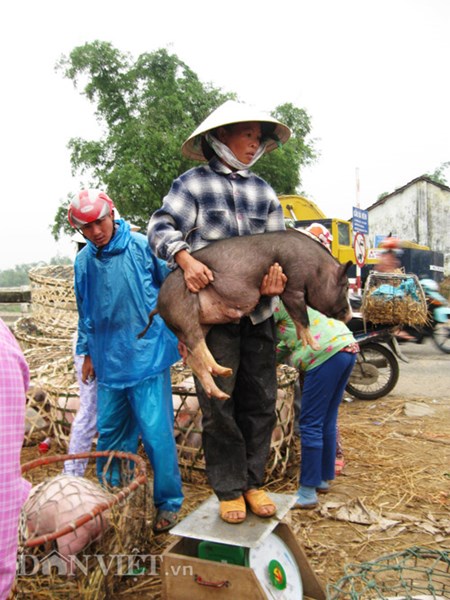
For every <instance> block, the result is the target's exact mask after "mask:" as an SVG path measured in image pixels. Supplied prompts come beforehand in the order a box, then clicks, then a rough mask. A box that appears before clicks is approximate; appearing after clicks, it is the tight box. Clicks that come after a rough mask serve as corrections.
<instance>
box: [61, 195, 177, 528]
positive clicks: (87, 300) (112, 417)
mask: <svg viewBox="0 0 450 600" xmlns="http://www.w3.org/2000/svg"><path fill="white" fill-rule="evenodd" d="M68 217H69V222H70V224H71V225H72V226H73V227H74V228H76V229H78V230H80V231H81V233H82V234H83V235H84V237H85V238H86V240H87V244H86V247H85V248H83V249H82V250H81V251H80V252H79V253H78V254H77V256H76V259H75V296H76V300H77V307H78V313H79V320H78V343H77V347H76V354H78V355H80V356H84V362H83V367H82V379H83V381H87V380H88V379H90V378H93V377H96V378H97V383H98V392H97V430H98V443H97V450H120V451H124V452H133V453H135V452H136V451H137V446H138V439H139V434H140V435H141V437H142V441H143V443H144V448H145V451H146V453H147V456H148V457H149V459H150V463H151V465H152V468H153V475H154V480H153V481H154V484H153V488H154V493H153V496H154V503H155V508H156V511H157V512H156V518H155V522H154V525H153V529H154V531H155V533H160V532H162V531H167V530H168V529H170V528H171V527H173V525H175V523H176V522H177V518H178V512H179V510H180V507H181V504H182V501H183V494H182V488H181V477H180V472H179V468H178V460H177V452H176V445H175V439H174V436H173V406H172V388H171V381H170V365H172V364H173V363H174V362H176V361H177V360H178V359H179V354H178V351H177V340H176V337H175V336H174V335H173V334H172V333H171V332H170V331H169V330H168V329H167V327H166V326H165V324H164V322H163V321H162V320H161V319H158V322H157V324H156V327H154V328H153V327H152V328H151V329H150V330H149V331H148V333H147V334H146V335H145V336H144V337H143V338H142V339H140V340H138V339H137V334H138V333H139V331H141V330H142V328H143V327H144V325H145V323H146V321H147V314H148V311H149V310H151V309H152V308H153V307H154V306H155V304H156V300H157V296H158V291H159V288H160V286H161V283H162V282H163V281H164V279H165V277H166V276H167V274H168V273H169V269H168V267H167V266H166V264H165V263H164V261H162V260H160V259H158V258H156V257H155V256H154V255H153V253H152V252H151V251H150V248H149V246H148V243H147V240H146V238H145V236H143V235H142V234H140V233H135V232H131V231H130V225H129V224H128V223H127V222H126V221H124V220H123V219H117V220H114V204H113V202H112V200H111V199H110V198H109V197H108V196H107V195H106V194H105V193H104V192H102V191H100V190H93V189H88V190H82V191H81V192H80V193H79V194H78V195H77V196H76V197H75V198H73V200H72V201H71V203H70V206H69V214H68ZM105 461H106V459H99V460H98V461H97V475H98V478H99V480H100V482H101V483H103V480H104V478H105V475H104V474H103V467H104V465H105ZM106 479H107V481H108V483H109V484H110V485H113V486H118V485H120V484H121V481H120V474H119V473H118V465H117V464H115V465H113V468H112V469H109V470H108V472H107V473H106Z"/></svg>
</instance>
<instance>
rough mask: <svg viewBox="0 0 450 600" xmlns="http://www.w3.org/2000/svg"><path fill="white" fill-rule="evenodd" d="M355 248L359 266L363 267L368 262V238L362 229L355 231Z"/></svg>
mask: <svg viewBox="0 0 450 600" xmlns="http://www.w3.org/2000/svg"><path fill="white" fill-rule="evenodd" d="M353 249H354V251H355V258H356V264H357V265H358V267H363V266H364V265H365V262H366V238H365V237H364V234H363V233H361V232H360V231H358V232H356V233H355V237H354V239H353Z"/></svg>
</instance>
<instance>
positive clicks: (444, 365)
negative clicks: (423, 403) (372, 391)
mask: <svg viewBox="0 0 450 600" xmlns="http://www.w3.org/2000/svg"><path fill="white" fill-rule="evenodd" d="M400 348H401V350H402V352H403V354H404V355H405V356H406V357H407V358H408V359H409V361H410V362H409V363H404V362H402V361H400V362H399V364H400V377H399V381H398V383H397V385H396V387H395V389H394V390H393V391H392V394H393V395H396V396H420V397H425V398H435V399H442V398H448V399H449V401H450V354H444V352H441V351H440V350H438V348H437V347H436V346H435V345H434V343H433V341H432V340H431V339H427V340H426V341H425V343H423V344H413V343H406V344H402V345H401V347H400Z"/></svg>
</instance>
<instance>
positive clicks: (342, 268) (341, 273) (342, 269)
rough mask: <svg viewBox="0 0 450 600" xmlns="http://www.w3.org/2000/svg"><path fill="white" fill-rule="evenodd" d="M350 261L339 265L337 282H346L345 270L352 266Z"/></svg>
mask: <svg viewBox="0 0 450 600" xmlns="http://www.w3.org/2000/svg"><path fill="white" fill-rule="evenodd" d="M352 264H353V263H352V261H351V260H348V261H347V262H346V263H345V265H341V266H340V268H339V276H338V282H339V283H341V284H344V283H347V271H348V270H349V269H350V267H351V266H352Z"/></svg>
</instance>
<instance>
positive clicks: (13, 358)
mask: <svg viewBox="0 0 450 600" xmlns="http://www.w3.org/2000/svg"><path fill="white" fill-rule="evenodd" d="M28 384H29V371H28V365H27V363H26V360H25V358H24V356H23V354H22V351H21V349H20V346H19V344H18V343H17V341H16V339H15V337H14V336H13V334H12V333H11V331H10V330H9V329H8V327H7V326H6V325H5V323H4V322H3V321H2V320H1V319H0V456H1V460H0V481H1V485H0V600H5V599H6V598H7V597H8V594H9V592H10V590H11V587H12V585H13V582H14V577H15V573H16V562H17V544H18V529H19V516H20V510H21V508H22V505H23V503H24V502H25V500H26V498H27V496H28V492H29V489H30V487H31V484H30V483H29V482H28V481H26V480H25V479H23V478H22V475H21V470H20V452H21V449H22V444H23V438H24V433H25V402H26V396H25V394H26V391H27V389H28Z"/></svg>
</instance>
